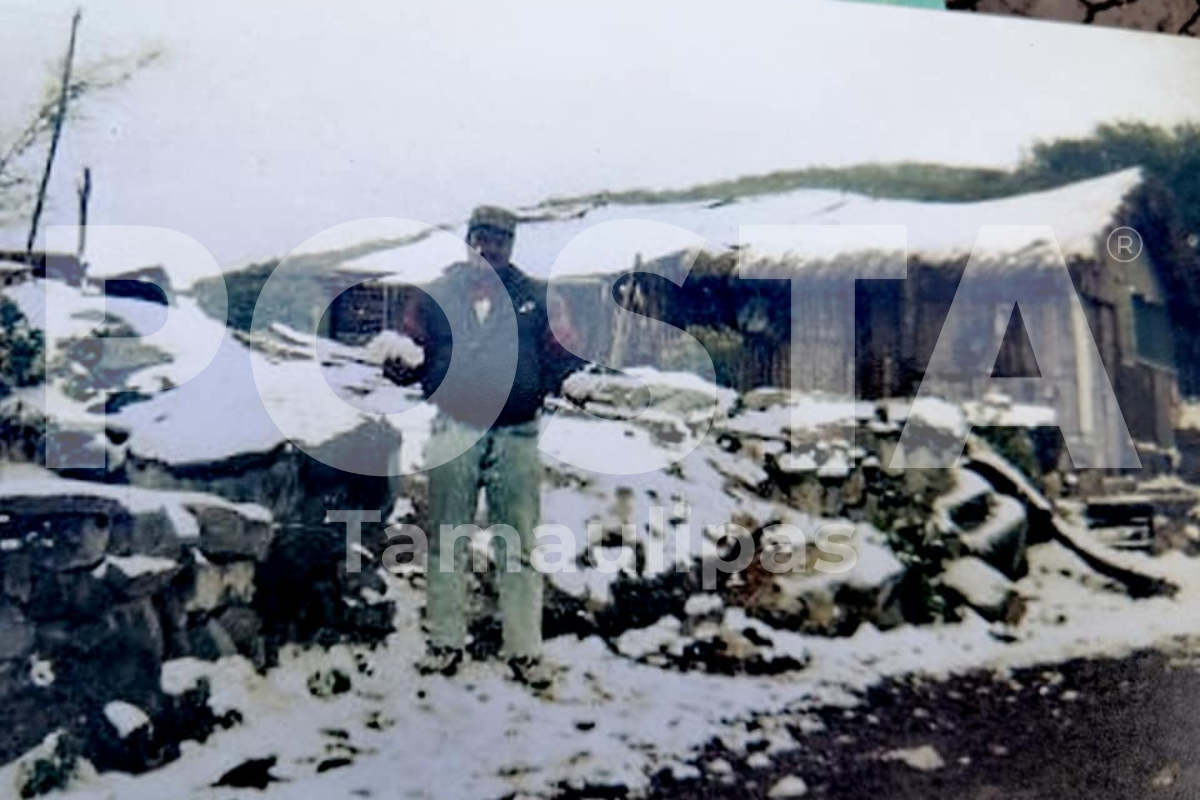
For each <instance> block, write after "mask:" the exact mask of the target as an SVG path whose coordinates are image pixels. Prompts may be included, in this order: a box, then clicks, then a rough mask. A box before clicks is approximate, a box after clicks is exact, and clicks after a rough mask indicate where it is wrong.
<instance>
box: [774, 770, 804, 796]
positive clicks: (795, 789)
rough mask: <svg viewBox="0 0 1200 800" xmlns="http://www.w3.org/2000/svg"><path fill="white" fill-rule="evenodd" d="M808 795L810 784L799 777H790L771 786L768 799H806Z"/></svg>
mask: <svg viewBox="0 0 1200 800" xmlns="http://www.w3.org/2000/svg"><path fill="white" fill-rule="evenodd" d="M807 794H808V784H807V783H805V782H804V779H803V778H801V777H800V776H799V775H788V776H787V777H786V778H782V779H780V780H779V781H777V782H776V783H775V784H774V785H772V786H771V788H770V790H768V791H767V797H769V798H772V800H777V799H778V800H781V799H782V798H788V797H804V796H806V795H807Z"/></svg>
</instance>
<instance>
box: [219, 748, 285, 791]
mask: <svg viewBox="0 0 1200 800" xmlns="http://www.w3.org/2000/svg"><path fill="white" fill-rule="evenodd" d="M278 761H279V759H278V758H277V757H275V756H268V757H267V758H251V759H248V760H246V761H243V762H242V763H241V764H238V765H237V766H236V767H234V768H233V769H231V770H229V771H227V772H226V773H225V774H223V775H222V776H221V777H220V778H218V779H217V781H216V782H215V783H213V786H214V787H221V786H227V787H229V788H231V789H258V790H259V791H261V790H263V789H266V788H267V786H269V785H270V784H272V783H277V782H278V781H279V778H277V777H276V776H275V775H272V774H271V770H272V769H273V768H274V767H275V764H276V763H278Z"/></svg>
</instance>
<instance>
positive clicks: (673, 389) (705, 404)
mask: <svg viewBox="0 0 1200 800" xmlns="http://www.w3.org/2000/svg"><path fill="white" fill-rule="evenodd" d="M562 391H563V396H564V397H566V398H567V399H569V400H571V401H572V402H574V403H575V404H577V405H578V406H580V407H581V408H583V409H584V410H585V411H589V412H591V413H594V414H597V415H599V416H608V415H615V416H617V417H618V418H628V417H629V416H630V415H631V414H632V415H636V414H637V413H638V412H641V411H643V410H651V411H654V412H657V414H659V415H667V416H671V417H676V418H679V419H681V420H683V421H684V422H685V423H689V424H690V423H695V422H697V421H699V420H708V419H709V418H711V417H712V416H713V415H714V414H717V415H720V416H724V415H725V414H727V413H728V411H729V409H730V408H731V407H732V406H733V404H734V401H735V400H736V398H737V394H736V392H733V391H731V390H729V389H723V388H720V387H718V386H716V385H715V384H712V383H709V382H707V381H705V380H703V379H702V378H699V377H697V376H696V375H693V374H691V373H689V372H660V371H658V370H655V369H652V368H649V367H634V368H630V369H626V370H624V371H623V372H622V373H617V374H611V373H602V372H576V373H574V374H572V375H571V376H569V377H568V378H567V380H566V381H565V382H564V383H563V387H562Z"/></svg>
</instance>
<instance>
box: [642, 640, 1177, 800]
mask: <svg viewBox="0 0 1200 800" xmlns="http://www.w3.org/2000/svg"><path fill="white" fill-rule="evenodd" d="M816 716H818V717H820V719H821V721H822V722H823V723H824V724H825V726H826V730H824V731H822V732H819V733H815V734H814V733H809V734H807V735H803V736H799V735H797V743H799V742H801V741H802V742H803V743H804V745H805V747H804V749H803V750H795V751H791V752H782V753H777V754H775V755H773V756H772V757H771V765H770V766H764V767H760V768H758V769H753V768H750V767H749V766H747V764H746V760H747V757H746V756H745V755H741V756H734V755H732V754H730V753H728V752H724V751H723V749H722V748H721V747H719V746H716V745H711V746H710V747H709V748H708V750H707V751H706V753H705V756H704V757H703V758H701V759H699V760H698V761H697V762H696V766H698V767H700V768H701V769H702V770H709V769H711V767H710V765H711V764H712V763H713V762H714V761H716V760H718V759H724V760H726V761H727V762H729V763H730V764H732V765H733V767H734V772H733V773H732V774H730V775H728V776H725V777H724V778H723V779H722V778H721V777H718V776H716V775H706V776H705V778H704V779H702V780H698V781H697V780H687V781H683V782H676V781H673V780H672V779H671V778H668V777H665V776H664V777H662V778H660V779H659V780H658V781H657V785H656V793H655V797H658V798H664V799H665V798H688V799H691V798H696V800H699V799H700V798H712V800H717V798H720V799H721V800H732V799H733V798H760V797H766V796H767V794H768V792H769V791H770V789H771V788H772V787H773V786H775V785H776V783H777V782H778V781H779V780H780V779H782V778H784V777H786V776H789V775H796V776H799V777H800V778H802V779H803V780H804V782H805V783H806V784H807V786H808V793H807V794H806V795H804V796H805V797H806V798H837V799H838V800H908V799H909V798H912V800H916V798H922V800H930V798H947V800H1000V799H1001V798H1003V800H1069V799H1070V798H1089V800H1108V799H1109V798H1112V799H1113V800H1142V798H1145V799H1146V800H1194V799H1195V798H1198V797H1200V661H1192V662H1191V663H1188V662H1186V661H1184V660H1182V659H1180V658H1168V657H1167V656H1164V655H1162V654H1159V653H1143V654H1138V655H1135V656H1132V657H1130V658H1126V659H1121V660H1107V661H1076V662H1071V663H1069V664H1065V665H1058V666H1055V667H1049V668H1044V669H1033V670H1026V671H1022V672H1020V673H1016V674H1015V675H1014V676H1013V678H1012V679H1011V680H1008V679H1003V678H998V677H996V676H995V675H992V674H981V675H974V676H969V677H964V678H957V679H954V680H951V681H948V682H944V683H927V682H920V681H914V680H905V681H902V682H892V683H887V684H884V685H882V686H879V687H877V688H876V689H874V690H872V691H871V692H870V693H869V694H868V696H867V698H866V702H865V703H864V704H863V705H862V706H861V707H860V708H858V709H855V710H853V711H846V710H844V709H823V710H821V711H818V712H816ZM926 745H928V746H930V747H932V748H933V749H934V750H936V751H937V754H938V756H940V758H941V760H942V761H943V762H944V764H945V765H944V766H943V767H941V768H938V769H931V770H928V771H922V770H920V769H915V768H913V767H911V766H908V765H907V764H905V763H903V762H901V761H885V760H881V758H880V756H881V755H882V754H884V753H887V752H889V751H895V750H897V749H907V748H919V747H923V746H926ZM925 752H926V756H927V757H928V755H929V754H928V751H925ZM760 760H761V757H760ZM722 780H723V781H724V782H722Z"/></svg>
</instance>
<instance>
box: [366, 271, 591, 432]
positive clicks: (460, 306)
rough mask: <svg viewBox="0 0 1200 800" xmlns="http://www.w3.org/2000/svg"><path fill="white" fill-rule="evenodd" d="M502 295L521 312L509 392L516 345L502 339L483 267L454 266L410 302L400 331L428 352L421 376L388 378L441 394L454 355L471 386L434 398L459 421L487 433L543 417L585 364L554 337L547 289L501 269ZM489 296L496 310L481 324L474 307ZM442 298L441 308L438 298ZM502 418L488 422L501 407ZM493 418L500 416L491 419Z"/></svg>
mask: <svg viewBox="0 0 1200 800" xmlns="http://www.w3.org/2000/svg"><path fill="white" fill-rule="evenodd" d="M496 274H498V275H499V276H500V281H501V283H502V284H503V288H504V289H505V290H507V292H508V296H509V298H510V299H511V301H512V308H513V311H514V312H515V313H516V324H517V342H516V347H517V353H516V374H515V375H514V377H513V380H512V383H511V386H510V385H509V384H508V382H507V381H506V380H505V378H504V372H505V371H506V368H507V369H511V364H512V357H513V356H512V350H511V348H512V346H513V343H512V341H511V340H506V337H504V336H503V330H504V329H503V328H502V327H500V324H501V321H502V320H503V319H504V315H503V314H502V313H500V312H499V306H497V305H496V300H499V301H500V302H503V299H504V298H503V297H499V298H492V297H490V296H488V290H489V288H490V289H496V288H498V287H496V284H495V280H494V279H492V280H491V281H490V283H489V282H488V281H485V280H480V279H479V268H478V267H473V266H471V265H468V264H455V265H453V266H451V267H448V268H447V269H446V271H445V273H443V275H442V276H441V277H439V278H438V279H437V280H436V281H435V282H434V283H433V284H431V285H429V286H427V287H425V289H426V290H427V291H414V292H412V293H411V297H412V301H411V302H410V303H409V305H408V308H407V309H406V310H405V312H404V314H403V317H402V321H401V331H402V332H403V333H405V334H407V335H408V336H410V337H412V339H413V340H414V341H416V342H417V343H418V344H419V345H421V347H422V349H423V350H424V353H425V360H424V363H423V364H422V365H421V367H420V368H419V369H417V370H405V369H403V368H402V367H399V365H396V364H392V363H389V364H385V366H384V374H386V375H387V376H388V377H389V378H391V379H392V380H393V381H395V382H397V383H400V384H410V383H415V382H416V381H420V382H421V387H422V390H423V392H424V394H425V397H426V398H430V397H431V396H432V395H433V393H434V392H435V391H437V390H438V389H439V388H440V387H442V384H443V381H444V380H445V379H446V374H447V371H448V370H449V368H450V357H451V354H452V353H453V354H454V356H455V364H456V367H457V364H458V359H463V360H464V361H463V367H462V369H463V373H462V374H463V375H465V376H466V379H465V382H464V383H463V384H462V385H460V386H451V385H449V384H447V385H446V387H445V391H443V392H442V394H441V395H439V396H438V397H437V398H436V402H437V405H438V408H439V409H440V410H441V411H442V412H443V413H445V414H447V415H449V416H450V417H453V418H454V419H456V420H458V421H460V422H465V423H467V424H470V425H475V426H477V427H481V428H487V427H491V426H502V425H515V424H519V423H522V422H528V421H530V420H532V419H534V418H535V417H536V416H537V413H538V411H539V410H540V409H541V407H542V404H543V403H544V402H545V399H546V395H548V394H551V393H555V392H557V391H558V390H559V388H560V387H561V385H562V381H563V379H564V378H565V377H566V376H567V375H568V374H569V373H570V372H571V371H573V370H575V369H578V368H579V367H580V366H582V365H583V363H584V362H583V361H582V360H581V359H578V358H576V357H574V356H572V355H571V354H570V353H568V352H567V351H566V350H565V349H564V348H563V346H562V345H561V344H560V343H559V341H558V339H557V338H556V337H555V336H554V334H553V333H552V332H551V331H550V325H549V321H548V317H547V308H546V283H545V282H544V281H539V280H536V279H534V278H531V277H530V276H528V275H526V274H525V273H524V272H522V271H521V270H520V269H518V268H517V267H515V266H513V265H511V264H510V265H508V266H507V267H505V268H503V269H499V270H496ZM485 296H486V297H488V299H489V300H490V301H491V302H492V309H491V311H490V312H489V313H488V315H487V316H486V317H485V319H484V320H483V321H482V322H481V321H480V320H479V319H478V318H477V317H476V315H475V311H474V307H475V302H476V301H477V300H479V299H481V298H482V297H485ZM435 297H436V298H437V302H435V301H433V299H432V298H435ZM451 318H453V319H454V320H455V327H456V328H458V330H459V335H460V336H461V337H462V341H456V340H455V339H454V337H453V335H452V334H451V327H450V319H451ZM501 399H503V409H502V411H501V412H500V416H499V417H497V418H495V421H494V422H493V421H492V420H491V419H489V418H488V417H489V416H492V413H489V409H494V408H495V407H496V406H498V405H500V404H501ZM493 413H494V412H493Z"/></svg>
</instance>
